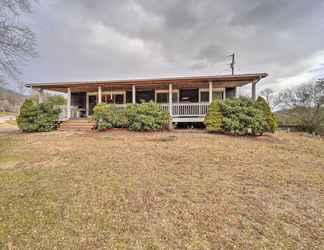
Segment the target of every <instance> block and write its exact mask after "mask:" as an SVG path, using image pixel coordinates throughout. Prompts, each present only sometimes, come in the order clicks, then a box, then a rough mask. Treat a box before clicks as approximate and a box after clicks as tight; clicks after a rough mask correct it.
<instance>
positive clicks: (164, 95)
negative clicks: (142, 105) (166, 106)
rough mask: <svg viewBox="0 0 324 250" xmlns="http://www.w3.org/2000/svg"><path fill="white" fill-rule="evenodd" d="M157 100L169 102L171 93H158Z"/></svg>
mask: <svg viewBox="0 0 324 250" xmlns="http://www.w3.org/2000/svg"><path fill="white" fill-rule="evenodd" d="M156 102H157V103H168V102H169V93H156Z"/></svg>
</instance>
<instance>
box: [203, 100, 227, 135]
mask: <svg viewBox="0 0 324 250" xmlns="http://www.w3.org/2000/svg"><path fill="white" fill-rule="evenodd" d="M204 124H205V125H206V127H207V130H208V132H219V131H222V130H223V114H222V111H221V101H219V100H215V101H213V102H212V103H211V104H210V105H209V107H208V114H207V116H206V117H205V120H204Z"/></svg>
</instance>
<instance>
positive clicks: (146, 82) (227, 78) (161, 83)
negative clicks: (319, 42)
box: [25, 73, 268, 92]
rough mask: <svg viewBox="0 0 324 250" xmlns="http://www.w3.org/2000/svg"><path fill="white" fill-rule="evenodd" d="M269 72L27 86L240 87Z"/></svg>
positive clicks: (263, 76)
mask: <svg viewBox="0 0 324 250" xmlns="http://www.w3.org/2000/svg"><path fill="white" fill-rule="evenodd" d="M267 76H268V74H267V73H256V74H237V75H214V76H190V77H169V78H154V79H126V80H106V81H73V82H72V81H71V82H47V83H29V84H26V85H25V86H26V87H32V88H36V89H46V90H53V91H60V92H66V90H67V88H71V89H74V90H76V91H77V90H79V91H81V90H83V91H85V90H87V91H91V90H94V89H95V88H97V87H99V86H101V87H103V88H105V87H107V88H122V89H127V88H130V87H131V86H132V85H135V86H139V87H166V86H167V85H168V84H170V83H172V84H175V85H180V86H183V87H186V86H187V87H188V86H197V87H198V86H199V85H201V86H204V84H206V83H208V82H213V83H214V84H215V85H214V87H238V86H243V85H246V84H249V83H252V82H254V83H257V82H258V81H259V80H261V79H263V78H265V77H267Z"/></svg>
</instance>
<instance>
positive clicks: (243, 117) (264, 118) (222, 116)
mask: <svg viewBox="0 0 324 250" xmlns="http://www.w3.org/2000/svg"><path fill="white" fill-rule="evenodd" d="M204 123H205V125H206V127H207V129H208V131H209V132H226V133H230V134H233V135H248V134H250V135H254V136H255V135H262V134H263V133H264V132H275V130H276V129H277V122H276V119H275V117H274V114H273V113H272V112H271V108H270V107H269V105H268V103H267V102H266V101H265V100H264V99H263V98H262V97H259V98H258V99H257V101H256V102H253V101H252V100H250V99H248V98H244V97H241V98H237V99H227V100H225V101H218V100H215V101H213V102H212V103H211V104H210V106H209V111H208V114H207V116H206V118H205V122H204Z"/></svg>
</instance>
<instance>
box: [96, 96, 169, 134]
mask: <svg viewBox="0 0 324 250" xmlns="http://www.w3.org/2000/svg"><path fill="white" fill-rule="evenodd" d="M92 117H93V119H94V120H95V121H96V123H97V129H98V130H99V131H104V130H106V129H109V128H128V129H129V130H131V131H156V130H161V129H163V128H166V127H167V126H168V125H169V122H170V119H171V118H170V114H169V113H168V112H165V111H162V110H161V108H160V105H159V104H156V103H154V102H148V103H142V104H129V105H127V107H126V108H119V107H117V106H115V105H108V104H105V103H102V104H98V105H97V106H96V107H95V108H94V113H93V116H92Z"/></svg>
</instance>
